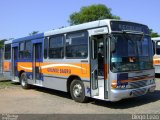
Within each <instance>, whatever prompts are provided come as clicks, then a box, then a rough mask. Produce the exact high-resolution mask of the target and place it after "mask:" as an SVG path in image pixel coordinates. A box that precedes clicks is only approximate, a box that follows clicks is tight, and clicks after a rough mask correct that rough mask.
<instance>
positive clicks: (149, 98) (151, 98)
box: [32, 87, 160, 109]
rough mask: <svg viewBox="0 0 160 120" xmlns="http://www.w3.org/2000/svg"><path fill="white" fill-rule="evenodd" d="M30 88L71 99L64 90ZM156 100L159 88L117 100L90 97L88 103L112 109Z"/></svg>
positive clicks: (159, 96) (159, 92)
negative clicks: (109, 100)
mask: <svg viewBox="0 0 160 120" xmlns="http://www.w3.org/2000/svg"><path fill="white" fill-rule="evenodd" d="M32 89H35V90H37V91H40V92H45V93H48V94H51V95H56V96H59V97H62V98H67V99H71V100H72V98H71V96H70V94H69V93H66V92H61V91H57V90H52V89H48V88H41V87H33V88H32ZM158 100H160V90H155V92H153V93H148V94H146V95H143V96H140V97H135V98H130V99H124V100H121V101H118V102H108V101H103V100H96V99H92V98H90V99H89V101H88V103H89V104H94V105H97V106H102V107H108V108H112V109H127V108H132V107H137V106H141V105H145V104H148V103H151V102H156V101H158ZM73 102H74V101H73ZM84 104H85V103H84Z"/></svg>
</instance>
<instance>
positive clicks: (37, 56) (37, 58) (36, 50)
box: [33, 43, 43, 86]
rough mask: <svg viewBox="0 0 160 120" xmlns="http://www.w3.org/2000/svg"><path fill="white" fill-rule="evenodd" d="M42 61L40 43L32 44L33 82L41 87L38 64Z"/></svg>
mask: <svg viewBox="0 0 160 120" xmlns="http://www.w3.org/2000/svg"><path fill="white" fill-rule="evenodd" d="M41 61H42V43H35V44H33V80H34V81H35V84H36V85H39V86H41V85H42V79H43V78H42V74H41V68H40V64H41Z"/></svg>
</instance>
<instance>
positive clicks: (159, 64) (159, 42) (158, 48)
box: [152, 37, 160, 74]
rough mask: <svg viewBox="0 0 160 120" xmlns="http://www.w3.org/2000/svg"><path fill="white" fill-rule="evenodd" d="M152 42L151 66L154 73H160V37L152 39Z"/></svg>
mask: <svg viewBox="0 0 160 120" xmlns="http://www.w3.org/2000/svg"><path fill="white" fill-rule="evenodd" d="M152 42H153V53H154V56H153V64H154V68H155V73H156V74H159V73H160V37H156V38H152Z"/></svg>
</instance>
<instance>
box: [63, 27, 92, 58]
mask: <svg viewBox="0 0 160 120" xmlns="http://www.w3.org/2000/svg"><path fill="white" fill-rule="evenodd" d="M73 34H84V38H85V39H87V42H86V43H83V44H76V45H75V44H74V45H67V41H66V40H67V39H68V36H69V35H73ZM81 45H86V46H87V55H86V56H85V57H68V56H67V46H81ZM88 55H89V33H88V31H87V30H81V31H74V32H68V33H66V36H65V58H66V59H87V58H88Z"/></svg>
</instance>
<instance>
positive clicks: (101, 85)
mask: <svg viewBox="0 0 160 120" xmlns="http://www.w3.org/2000/svg"><path fill="white" fill-rule="evenodd" d="M11 51H12V52H11V63H12V65H11V71H12V72H11V74H12V81H15V82H20V83H21V86H22V88H24V89H27V88H29V87H30V85H35V86H41V87H45V88H50V89H55V90H59V91H65V92H69V93H70V95H71V97H72V99H73V100H75V101H76V102H86V100H87V98H89V97H91V98H95V99H100V100H105V101H119V100H121V99H125V98H131V97H137V96H141V95H145V94H146V93H148V92H153V91H154V90H155V87H156V84H155V77H154V68H153V56H152V52H153V50H152V42H151V38H150V33H149V29H148V27H147V26H146V25H143V24H139V23H134V22H128V21H118V20H111V19H104V20H98V21H93V22H88V23H84V24H80V25H75V26H69V27H65V28H61V29H55V30H50V31H46V32H44V33H40V34H36V35H33V36H28V37H24V38H19V39H14V40H13V41H12V43H11Z"/></svg>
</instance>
